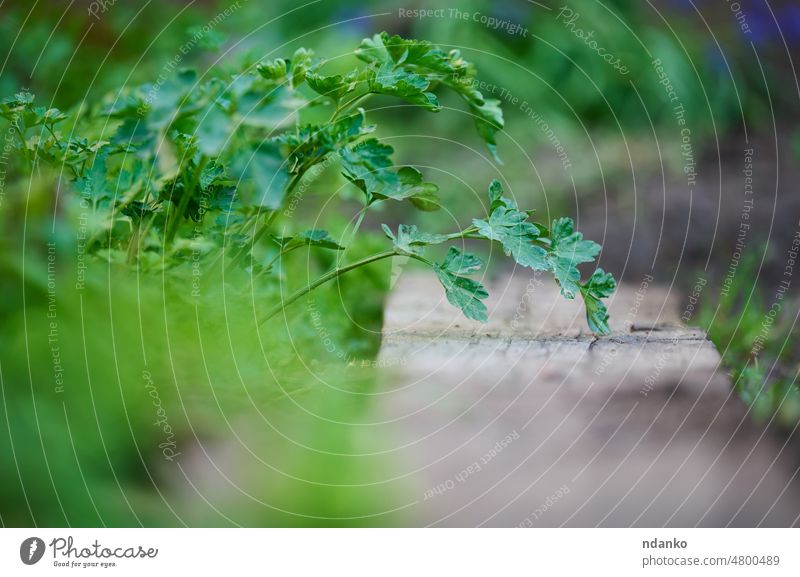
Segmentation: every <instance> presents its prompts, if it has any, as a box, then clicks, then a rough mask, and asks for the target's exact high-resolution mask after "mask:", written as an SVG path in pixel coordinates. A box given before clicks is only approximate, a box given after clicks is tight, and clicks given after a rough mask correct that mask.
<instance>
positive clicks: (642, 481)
mask: <svg viewBox="0 0 800 577" xmlns="http://www.w3.org/2000/svg"><path fill="white" fill-rule="evenodd" d="M490 294H491V295H492V297H490V298H491V300H490V301H489V309H490V322H489V323H488V324H485V325H481V324H480V323H475V322H472V321H469V320H467V319H465V318H464V317H463V316H461V315H460V314H459V313H458V312H457V311H455V309H453V308H452V307H451V306H449V305H448V304H447V303H446V301H445V300H444V297H443V291H442V290H441V287H439V286H438V284H437V283H436V280H435V279H433V278H431V276H426V275H417V274H413V273H410V274H409V273H407V274H404V275H402V276H401V277H400V280H399V283H398V286H396V287H395V289H394V291H393V292H392V295H391V298H390V300H389V303H388V307H387V311H386V320H385V327H384V342H383V346H382V351H381V361H382V364H384V365H385V366H387V367H392V368H391V369H388V372H387V379H388V381H389V384H388V385H387V387H388V388H389V389H390V391H389V392H387V394H386V395H383V400H382V403H381V406H382V409H381V410H382V411H383V413H384V414H383V415H382V417H383V418H385V419H386V422H388V423H391V424H390V426H389V428H390V430H391V435H392V439H393V445H394V447H393V453H394V455H395V457H396V458H397V459H398V461H397V462H398V463H399V464H398V469H399V470H398V471H397V472H398V473H400V474H401V475H403V476H404V477H406V478H407V479H410V481H411V483H412V485H413V487H414V488H415V489H414V490H415V495H416V497H417V498H418V502H417V503H416V504H415V505H414V506H413V507H411V508H410V510H409V511H407V512H408V513H409V515H410V517H409V519H410V522H411V523H414V524H419V523H422V524H430V525H438V526H477V525H483V526H519V525H521V526H597V525H600V526H787V525H797V524H798V523H799V522H800V521H799V520H798V516H799V515H800V497H799V495H800V493H798V488H797V484H796V483H795V473H796V471H797V464H798V463H797V461H796V455H793V454H792V452H793V451H792V448H793V447H790V446H789V445H788V444H785V443H784V442H783V440H780V439H778V438H776V437H775V436H774V435H773V434H772V433H771V432H767V431H765V430H763V429H762V428H760V427H758V426H756V425H754V424H753V423H752V422H751V420H750V418H749V416H748V415H747V414H746V407H744V406H743V404H742V403H741V402H740V401H739V400H738V398H736V396H735V395H734V394H732V393H731V388H730V383H729V380H728V377H727V375H725V373H724V371H723V369H722V368H721V367H720V366H719V362H720V356H719V354H718V352H717V351H716V350H715V348H714V346H713V345H712V344H711V342H710V341H708V340H707V339H706V338H705V335H704V333H703V332H702V331H699V330H696V329H690V328H686V327H684V326H682V325H681V323H680V317H681V315H682V314H684V312H685V311H687V310H688V312H687V316H688V314H689V313H690V312H691V311H690V310H689V309H687V308H685V307H686V306H687V303H682V302H680V298H681V297H680V296H673V295H677V292H674V291H673V292H672V293H670V292H669V291H667V290H665V289H662V288H657V287H654V286H652V285H651V286H644V285H642V286H633V287H621V288H620V289H619V290H618V292H617V293H616V295H615V296H614V298H613V300H612V301H611V304H610V308H611V314H612V329H613V335H612V336H611V337H608V338H604V339H600V340H595V339H594V338H593V337H592V336H591V334H589V332H588V329H586V324H585V321H584V318H583V309H582V305H581V304H580V303H578V302H568V301H565V300H564V299H563V298H560V297H559V295H558V294H557V289H555V288H554V287H553V286H552V284H550V282H548V281H545V282H542V283H537V282H536V281H535V279H534V277H532V276H529V275H517V276H514V277H510V278H505V279H503V280H502V281H498V282H495V283H493V286H490Z"/></svg>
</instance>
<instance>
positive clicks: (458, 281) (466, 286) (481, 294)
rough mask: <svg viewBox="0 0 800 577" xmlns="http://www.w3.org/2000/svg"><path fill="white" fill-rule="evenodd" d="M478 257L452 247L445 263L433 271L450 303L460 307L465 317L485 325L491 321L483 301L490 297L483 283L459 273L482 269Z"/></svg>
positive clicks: (438, 264)
mask: <svg viewBox="0 0 800 577" xmlns="http://www.w3.org/2000/svg"><path fill="white" fill-rule="evenodd" d="M480 266H481V262H480V260H479V259H478V257H476V256H473V255H469V254H467V255H464V254H462V253H461V251H460V250H458V249H457V248H456V247H450V251H449V252H448V253H447V257H446V258H445V260H444V262H442V263H436V264H434V265H433V270H434V272H435V273H436V276H437V277H438V279H439V282H440V283H442V286H443V287H444V290H445V294H446V296H447V300H448V302H449V303H450V304H451V305H453V306H455V307H458V308H459V309H460V310H461V312H463V313H464V316H465V317H467V318H469V319H473V320H476V321H480V322H482V323H485V322H486V321H487V320H489V317H488V311H487V309H486V305H485V304H483V302H482V301H483V300H484V299H486V298H487V297H488V296H489V293H488V292H486V289H485V288H484V287H483V285H482V284H481V283H479V282H478V281H476V280H473V279H471V278H467V277H464V276H459V274H458V273H464V272H474V271H475V270H477V269H478V268H480Z"/></svg>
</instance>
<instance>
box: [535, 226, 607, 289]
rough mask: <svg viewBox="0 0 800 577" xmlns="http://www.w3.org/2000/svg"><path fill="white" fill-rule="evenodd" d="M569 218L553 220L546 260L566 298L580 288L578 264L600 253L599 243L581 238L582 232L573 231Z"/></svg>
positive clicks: (588, 260) (592, 258)
mask: <svg viewBox="0 0 800 577" xmlns="http://www.w3.org/2000/svg"><path fill="white" fill-rule="evenodd" d="M574 226H575V225H574V223H573V221H572V219H571V218H559V219H556V220H554V221H553V226H552V228H551V230H550V251H549V253H548V255H547V260H548V262H549V263H550V267H551V268H552V270H553V274H554V275H555V277H556V280H557V281H558V284H559V285H560V286H561V294H563V295H564V296H565V297H566V298H568V299H572V298H575V294H576V293H577V292H578V291H579V290H580V286H579V285H578V282H579V281H580V279H581V273H580V271H579V270H578V265H579V264H581V263H584V262H592V261H593V260H594V259H595V257H596V256H597V255H598V254H599V253H600V249H601V247H600V245H599V244H597V243H596V242H594V241H591V240H583V234H581V233H579V232H575V230H574Z"/></svg>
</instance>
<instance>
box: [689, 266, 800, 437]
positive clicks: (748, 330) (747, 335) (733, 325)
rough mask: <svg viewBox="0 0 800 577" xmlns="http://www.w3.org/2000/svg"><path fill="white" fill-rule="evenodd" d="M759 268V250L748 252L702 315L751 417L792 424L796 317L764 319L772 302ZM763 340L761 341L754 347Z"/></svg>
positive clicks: (799, 413) (798, 398)
mask: <svg viewBox="0 0 800 577" xmlns="http://www.w3.org/2000/svg"><path fill="white" fill-rule="evenodd" d="M760 272H761V271H760V263H759V259H758V258H757V255H756V253H755V252H753V253H749V254H746V255H745V256H744V257H743V258H742V259H741V261H740V264H739V267H738V269H737V270H736V274H735V276H734V277H733V278H732V279H731V282H730V284H729V288H728V291H727V293H726V294H725V295H723V296H721V298H720V299H719V300H718V301H717V302H716V303H714V304H713V305H712V304H710V303H704V304H703V306H702V307H701V308H700V314H699V318H698V320H699V322H700V325H701V326H703V327H704V328H705V329H706V330H707V331H708V336H709V338H710V339H711V340H712V341H713V342H714V344H715V345H716V346H717V348H718V349H719V351H720V352H721V353H722V360H723V363H724V364H725V366H726V367H727V368H728V369H729V370H730V372H731V377H732V379H733V382H734V387H735V389H736V391H737V393H738V394H739V396H740V397H741V398H742V400H743V401H744V402H745V403H747V405H748V406H749V407H750V410H751V411H752V413H753V417H754V418H755V419H756V420H759V421H766V420H769V419H774V421H775V423H776V424H778V425H779V426H781V427H785V428H786V429H787V430H792V429H794V427H795V426H796V425H797V423H798V422H799V421H800V389H798V383H797V375H798V371H800V366H798V364H797V362H796V360H794V359H796V348H795V343H796V342H797V326H796V325H794V319H792V318H785V317H779V319H778V320H777V322H775V323H774V324H772V323H771V322H769V320H765V319H769V317H768V316H767V312H768V311H769V307H770V303H769V302H768V299H767V297H766V296H765V295H764V293H763V290H761V289H759V287H758V285H755V284H753V279H757V278H758V277H759V273H760ZM783 308H784V310H786V309H787V308H788V306H787V305H784V307H783ZM762 340H763V343H762V344H763V347H758V348H756V346H755V345H756V343H757V342H762Z"/></svg>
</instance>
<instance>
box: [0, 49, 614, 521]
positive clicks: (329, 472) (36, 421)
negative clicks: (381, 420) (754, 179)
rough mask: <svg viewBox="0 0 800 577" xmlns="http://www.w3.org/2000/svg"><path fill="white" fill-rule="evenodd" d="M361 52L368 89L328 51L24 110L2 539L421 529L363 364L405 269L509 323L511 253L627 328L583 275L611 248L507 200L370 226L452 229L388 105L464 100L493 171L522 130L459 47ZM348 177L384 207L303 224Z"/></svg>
mask: <svg viewBox="0 0 800 577" xmlns="http://www.w3.org/2000/svg"><path fill="white" fill-rule="evenodd" d="M356 55H357V57H358V59H359V60H360V62H362V64H361V65H360V66H359V67H358V68H357V69H355V70H353V71H352V72H350V73H346V74H326V73H325V70H326V68H325V66H326V64H325V62H321V61H318V60H315V58H314V56H313V55H312V54H311V53H310V52H309V51H307V50H298V51H297V52H295V53H294V54H293V55H292V57H291V58H288V59H274V60H271V61H268V62H257V61H247V62H244V63H242V64H237V65H235V66H234V67H233V69H231V68H227V67H226V66H225V65H223V66H220V67H218V68H215V69H212V70H211V71H210V72H208V73H207V74H206V75H204V76H203V77H198V76H197V75H196V74H195V73H193V72H190V71H181V72H179V73H177V74H176V75H175V77H174V78H171V79H166V80H164V79H159V80H158V81H156V82H155V83H154V84H151V85H145V86H141V87H138V88H134V89H124V90H121V91H120V92H119V93H117V94H113V95H110V96H108V97H107V98H106V99H104V100H103V101H101V102H98V103H86V104H84V105H82V106H80V107H79V108H77V109H76V110H74V111H72V112H70V113H68V114H67V113H63V112H61V111H59V110H57V109H55V108H48V107H42V106H40V105H39V101H38V100H37V99H35V98H34V96H33V95H32V94H30V93H28V92H20V93H18V94H17V95H15V96H13V97H11V98H7V99H5V100H4V101H2V103H1V104H0V113H1V114H2V116H3V117H4V118H5V119H7V121H8V123H7V126H6V127H4V129H5V130H4V134H5V135H6V138H5V143H7V146H8V147H9V148H13V149H14V150H15V151H16V152H15V156H14V157H13V158H12V156H11V151H10V150H9V151H8V155H9V159H10V160H11V162H9V163H8V166H7V174H4V176H5V180H4V187H3V189H2V191H3V192H4V195H3V196H2V197H0V201H2V204H0V294H2V295H4V298H3V299H2V301H0V319H2V323H3V328H4V342H3V347H0V390H1V391H2V398H3V403H4V407H5V408H6V410H4V411H0V428H3V429H4V430H7V431H9V435H8V437H5V438H4V439H2V440H0V470H2V471H4V474H3V482H2V483H0V511H2V522H3V524H4V525H10V526H14V525H17V526H31V525H48V526H63V525H83V526H98V525H108V526H135V525H140V524H141V525H148V526H149V525H183V524H188V525H231V524H242V525H280V526H285V525H308V524H311V525H315V526H317V525H325V524H330V525H337V526H338V525H345V524H352V525H365V524H376V525H384V524H386V523H390V524H392V523H398V522H402V521H398V520H396V519H394V517H393V515H395V512H396V511H400V510H401V509H402V507H403V505H404V504H405V503H407V502H408V499H407V498H406V495H405V492H404V491H405V487H403V486H400V487H397V486H393V484H392V483H388V482H386V481H385V472H386V471H387V470H391V463H386V462H385V461H386V457H385V451H382V450H381V447H379V446H376V445H377V442H376V440H375V439H374V438H373V436H370V435H364V434H363V431H364V430H365V429H364V426H366V425H370V424H371V421H370V412H369V411H368V410H366V408H367V407H368V406H369V401H370V396H371V395H372V394H373V393H374V392H375V391H376V390H377V386H378V382H377V379H375V377H374V374H373V373H372V371H369V370H364V369H363V367H362V366H359V365H362V364H364V363H366V365H367V366H368V367H371V366H372V365H371V360H370V359H371V358H373V357H374V356H375V354H376V352H377V345H378V343H377V342H376V339H374V338H369V334H379V331H380V323H381V313H382V305H383V295H384V294H385V292H386V291H387V290H388V280H389V270H388V263H389V260H390V258H391V257H394V256H398V255H401V256H404V257H410V258H412V259H414V260H416V261H419V262H421V263H424V265H425V266H427V267H430V268H431V269H432V274H434V275H435V276H436V277H437V278H438V279H439V280H440V281H441V283H442V285H443V287H444V291H445V293H446V295H447V298H448V300H449V301H450V302H451V303H452V304H454V305H455V306H457V307H458V308H459V309H460V310H461V311H463V313H464V314H465V315H466V316H467V317H469V318H472V319H477V320H485V319H486V316H487V310H486V307H485V305H484V303H483V300H484V299H485V298H486V296H487V294H486V290H485V289H484V287H483V286H482V285H481V284H480V282H479V281H477V280H475V279H474V278H470V277H471V276H473V275H474V274H475V273H477V272H478V271H479V270H480V269H481V267H482V266H483V265H482V262H481V260H480V259H479V258H478V257H477V256H475V255H472V254H469V253H467V252H464V251H463V250H462V249H463V247H462V243H464V242H465V241H466V239H483V240H488V241H496V242H499V243H500V244H501V245H502V246H503V249H504V251H505V252H506V253H508V254H509V255H511V256H512V257H513V259H514V260H515V261H516V262H518V263H519V264H520V265H523V266H526V267H530V268H533V269H535V270H549V271H551V272H552V273H553V274H554V276H555V279H556V281H557V282H558V283H559V284H560V285H561V289H562V292H563V294H564V295H565V296H567V297H569V298H572V297H574V296H576V295H577V294H578V293H580V294H581V296H582V297H583V298H584V300H585V302H586V305H587V318H588V320H589V325H590V327H591V328H592V330H593V331H595V332H596V333H604V332H606V331H607V313H606V310H605V307H604V306H603V304H602V301H601V300H600V299H601V298H603V297H605V296H608V295H609V294H610V292H611V291H612V290H613V288H614V281H613V279H612V278H611V276H610V275H608V274H607V273H604V272H603V271H602V270H600V269H597V270H596V271H595V272H594V274H593V275H591V277H589V278H588V279H587V280H585V281H581V277H580V274H579V271H578V265H580V264H581V263H586V262H590V261H592V260H593V259H594V258H595V256H596V255H597V254H598V252H599V250H600V247H599V245H597V244H595V243H593V242H590V241H587V240H584V239H583V238H582V237H581V235H580V233H578V232H575V231H574V230H573V224H572V221H571V220H570V219H557V220H555V221H554V222H552V223H550V225H549V226H548V225H544V224H541V223H538V222H534V221H532V220H531V214H530V213H529V212H526V211H522V210H520V209H519V208H518V207H517V205H516V204H515V203H514V201H513V200H511V199H509V198H508V196H507V195H505V194H504V192H503V189H502V187H501V185H500V183H499V182H492V183H491V185H490V186H489V192H488V211H487V214H484V215H480V216H479V217H477V218H475V219H474V220H472V222H471V224H470V226H468V227H467V228H465V229H463V230H460V231H456V232H453V233H451V234H439V233H436V234H434V233H425V232H422V231H420V230H418V229H417V228H416V227H415V226H414V225H410V224H409V225H405V224H403V225H399V226H397V227H393V228H391V227H388V226H384V227H383V228H384V231H385V233H386V237H388V238H385V237H383V236H381V235H379V234H375V233H371V232H369V231H367V230H361V228H362V227H361V224H362V222H363V221H364V219H365V217H366V215H367V212H371V211H372V210H374V211H375V212H374V214H380V212H379V211H380V208H381V206H382V205H388V206H391V204H390V203H397V202H407V203H409V204H411V205H413V206H414V207H416V208H417V209H420V210H423V211H433V210H436V209H438V208H440V199H439V195H438V189H437V187H436V185H435V184H433V183H430V182H427V181H426V180H425V178H424V177H423V175H422V174H421V173H420V172H419V171H418V170H416V169H415V168H413V167H396V166H395V165H394V164H393V162H392V160H391V155H392V149H391V147H389V146H387V145H385V144H384V143H382V142H381V141H380V140H379V139H377V138H375V135H374V134H372V133H373V130H374V128H375V127H374V126H373V125H371V124H369V123H367V119H366V112H365V110H364V109H363V108H361V107H359V105H363V103H364V102H365V100H366V99H367V98H368V97H371V96H373V95H385V96H390V97H396V98H399V99H401V101H404V102H405V103H409V104H410V105H413V106H419V107H422V108H424V109H426V110H430V111H432V112H433V111H437V110H439V108H440V107H439V104H438V100H437V97H436V90H438V89H440V88H441V89H449V90H452V91H455V92H456V93H457V94H458V95H460V96H461V97H462V98H463V99H464V101H465V104H466V106H467V108H468V109H469V111H470V113H471V114H472V115H473V116H474V118H475V125H476V128H477V131H478V134H479V135H480V137H481V138H482V139H483V140H484V141H485V143H486V144H487V146H488V147H489V150H490V152H491V154H493V155H495V156H496V153H497V151H496V139H495V137H496V135H497V133H498V132H499V131H500V129H501V128H502V125H503V117H502V113H501V111H500V109H499V107H498V104H497V102H495V101H492V100H488V99H484V98H483V97H482V95H481V94H480V93H479V92H478V91H476V90H475V89H474V88H473V83H472V79H474V77H475V71H474V69H473V67H472V66H470V64H469V63H467V62H465V61H464V60H463V59H461V57H460V56H459V55H458V53H457V52H450V53H445V52H442V51H440V50H438V49H436V48H434V47H433V46H431V45H430V44H428V43H426V42H417V41H411V40H403V39H400V38H398V37H389V36H387V35H386V34H380V35H377V36H374V37H373V38H370V39H367V40H364V42H363V43H362V44H361V46H360V47H359V48H358V49H357V51H356ZM330 64H331V63H328V66H330ZM306 113H309V116H310V117H311V118H314V117H315V115H316V117H320V118H323V121H321V122H312V123H309V122H307V121H306V119H305V118H301V116H305V114H306ZM333 167H336V168H338V170H339V171H340V172H341V173H342V174H343V175H344V177H345V178H346V179H347V180H348V181H349V183H352V184H349V183H348V184H347V186H348V187H350V190H352V191H354V192H356V193H357V194H359V195H360V198H361V208H360V210H359V211H358V212H357V214H356V215H355V217H354V218H353V219H352V220H350V221H348V220H346V219H344V218H341V217H339V216H337V214H336V213H335V212H334V213H333V214H331V212H330V211H326V213H325V226H326V230H322V229H319V228H309V227H308V226H307V225H302V224H300V222H299V221H302V220H304V219H303V213H302V210H301V208H302V205H304V204H308V203H310V202H311V201H313V200H315V198H314V195H312V194H308V191H307V187H305V186H304V183H307V182H310V181H314V180H316V178H317V177H319V176H320V175H321V174H322V173H323V171H325V170H328V172H330V171H331V170H333ZM304 190H305V191H306V194H303V191H304ZM340 197H341V198H342V199H343V201H342V206H349V204H348V203H349V202H350V201H349V200H347V202H345V200H346V192H345V191H344V190H343V191H341V193H337V195H335V196H334V197H332V198H334V199H338V198H340ZM298 205H300V206H299V208H298ZM295 209H297V210H295ZM371 214H373V213H372V212H371ZM364 228H366V227H364ZM375 228H376V229H377V227H375ZM448 243H449V244H450V245H451V246H449V247H448V248H446V249H445V248H444V245H446V244H448ZM439 245H442V246H439ZM428 252H437V253H440V254H439V256H438V257H436V258H435V257H433V256H431V255H430V254H428ZM333 280H336V283H331V282H327V281H333ZM195 285H196V286H195ZM335 285H338V286H335ZM335 288H338V289H339V290H334V289H335ZM311 291H313V292H311ZM342 295H344V296H345V299H346V300H347V302H346V305H347V310H346V314H345V312H344V311H342V302H341V299H342ZM304 297H307V298H306V303H307V306H306V307H302V306H298V304H294V305H292V303H295V301H298V300H301V299H304ZM365 334H366V335H367V336H365ZM328 343H332V345H333V346H328ZM232 438H235V440H236V441H237V442H235V443H234V442H232V441H231V439H232ZM5 439H8V440H7V441H6V440H5ZM215 447H216V451H217V452H216V453H215V452H214V448H215ZM207 451H209V452H210V453H209V454H206V453H207ZM22 454H24V455H25V457H24V458H22V457H21V455H22ZM220 455H223V456H224V457H225V459H226V462H227V463H228V464H229V465H230V467H229V468H226V470H225V471H224V473H223V472H222V471H220V470H219V469H217V468H216V465H214V461H215V459H217V458H220ZM178 465H180V467H181V469H180V471H179V470H178V469H175V467H176V466H178ZM228 469H230V470H228ZM224 475H233V477H234V478H228V477H227V476H224ZM396 484H398V483H395V484H394V485H396ZM399 484H401V485H402V483H399ZM198 493H200V494H202V495H203V499H202V502H201V500H200V499H198V498H197V497H196V495H197V494H198ZM176 495H177V496H181V498H176ZM389 518H391V519H392V520H387V519H389Z"/></svg>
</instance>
